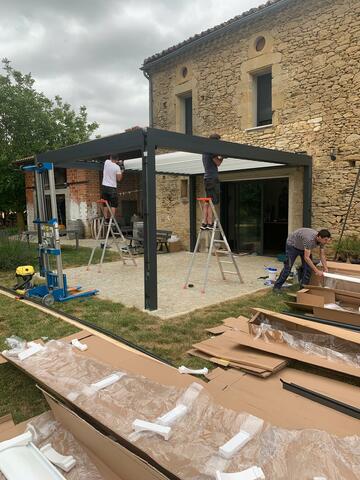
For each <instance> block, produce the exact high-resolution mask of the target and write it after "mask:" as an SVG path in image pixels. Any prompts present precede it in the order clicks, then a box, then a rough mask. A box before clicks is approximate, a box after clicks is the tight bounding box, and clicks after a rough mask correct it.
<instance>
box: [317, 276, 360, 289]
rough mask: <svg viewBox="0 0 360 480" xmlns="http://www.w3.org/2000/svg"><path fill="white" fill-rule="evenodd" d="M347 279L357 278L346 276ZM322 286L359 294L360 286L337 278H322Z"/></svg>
mask: <svg viewBox="0 0 360 480" xmlns="http://www.w3.org/2000/svg"><path fill="white" fill-rule="evenodd" d="M334 273H335V272H334ZM346 276H348V277H355V278H359V277H358V276H356V275H348V274H346ZM323 282H324V283H323V286H324V287H325V288H332V289H336V290H345V291H347V292H360V285H359V284H358V283H354V282H351V281H346V280H341V279H337V278H329V277H323Z"/></svg>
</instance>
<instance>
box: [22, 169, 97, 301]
mask: <svg viewBox="0 0 360 480" xmlns="http://www.w3.org/2000/svg"><path fill="white" fill-rule="evenodd" d="M22 169H23V170H24V171H25V172H34V176H35V193H36V202H35V205H36V218H35V220H34V224H35V225H36V227H37V233H38V253H39V267H40V276H41V277H44V278H45V281H46V283H45V284H44V285H38V286H34V287H32V288H30V289H28V290H26V293H25V296H27V297H36V298H40V299H41V301H42V303H43V304H44V305H46V306H51V305H53V304H54V302H55V301H57V302H67V301H69V300H73V299H75V298H84V297H90V296H93V295H96V294H97V293H98V290H87V291H81V287H80V286H78V287H76V288H71V289H70V288H68V286H67V280H66V275H65V274H64V273H63V265H62V258H61V246H60V233H59V223H58V220H57V204H56V188H55V177H54V165H53V164H52V163H38V162H37V161H35V164H34V165H27V166H24V167H22ZM45 175H47V176H48V182H49V191H50V205H51V215H50V216H51V218H48V215H47V211H46V203H45V183H44V180H45ZM51 257H54V258H55V261H56V269H55V271H53V269H52V267H51V261H50V259H51Z"/></svg>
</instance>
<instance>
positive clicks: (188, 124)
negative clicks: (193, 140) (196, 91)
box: [184, 97, 193, 135]
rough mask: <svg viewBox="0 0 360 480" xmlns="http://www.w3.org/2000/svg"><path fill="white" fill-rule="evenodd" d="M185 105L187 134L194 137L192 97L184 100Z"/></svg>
mask: <svg viewBox="0 0 360 480" xmlns="http://www.w3.org/2000/svg"><path fill="white" fill-rule="evenodd" d="M184 104H185V133H186V134H187V135H192V130H193V129H192V97H185V98H184Z"/></svg>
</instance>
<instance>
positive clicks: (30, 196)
mask: <svg viewBox="0 0 360 480" xmlns="http://www.w3.org/2000/svg"><path fill="white" fill-rule="evenodd" d="M33 187H34V174H33V173H25V197H26V222H27V229H28V230H33V228H34V226H33V221H34V190H33Z"/></svg>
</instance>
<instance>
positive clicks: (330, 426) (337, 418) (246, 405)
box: [207, 368, 360, 436]
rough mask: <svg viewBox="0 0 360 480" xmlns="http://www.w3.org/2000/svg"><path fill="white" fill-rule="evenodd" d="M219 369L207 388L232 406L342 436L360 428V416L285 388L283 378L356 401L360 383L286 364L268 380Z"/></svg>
mask: <svg viewBox="0 0 360 480" xmlns="http://www.w3.org/2000/svg"><path fill="white" fill-rule="evenodd" d="M217 370H220V369H217ZM220 373H221V372H217V375H216V376H215V377H214V379H212V380H211V381H210V382H209V383H208V385H207V388H208V389H210V391H211V392H212V394H213V395H214V396H215V398H216V399H217V400H218V401H219V402H221V403H222V404H223V405H225V406H227V407H229V408H236V409H239V410H241V409H243V410H245V411H248V412H250V413H252V414H253V415H257V416H260V417H262V418H264V419H266V420H268V421H269V422H271V423H273V424H275V425H279V426H281V427H284V428H290V429H301V428H304V427H305V428H315V429H320V430H326V431H328V432H330V433H333V434H335V435H341V436H347V435H358V434H359V432H360V422H359V420H356V419H354V418H351V417H348V416H347V415H345V414H343V413H340V412H336V411H334V410H332V409H330V408H327V407H325V406H323V405H319V404H317V403H314V402H312V401H311V400H308V399H306V398H303V397H300V396H298V395H296V394H294V393H291V392H288V391H286V390H284V389H283V388H282V384H281V382H280V378H283V379H284V380H286V381H288V382H293V383H297V384H300V385H306V386H307V387H308V388H312V386H316V388H318V389H319V390H320V391H321V392H323V393H324V394H327V395H329V396H333V397H335V396H336V397H337V398H338V399H339V400H340V401H344V402H348V403H349V402H350V401H351V402H352V403H353V404H354V405H359V402H360V389H359V387H356V386H353V385H348V384H344V383H342V382H338V381H335V380H332V379H330V378H326V377H322V376H320V375H314V374H311V373H308V372H304V371H300V370H295V369H293V368H286V369H284V370H282V371H281V372H278V373H276V374H275V375H273V376H272V377H270V378H268V379H266V380H264V379H261V378H258V377H254V376H252V375H244V374H242V373H241V372H236V371H235V373H234V372H233V371H231V370H223V373H222V374H220Z"/></svg>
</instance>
